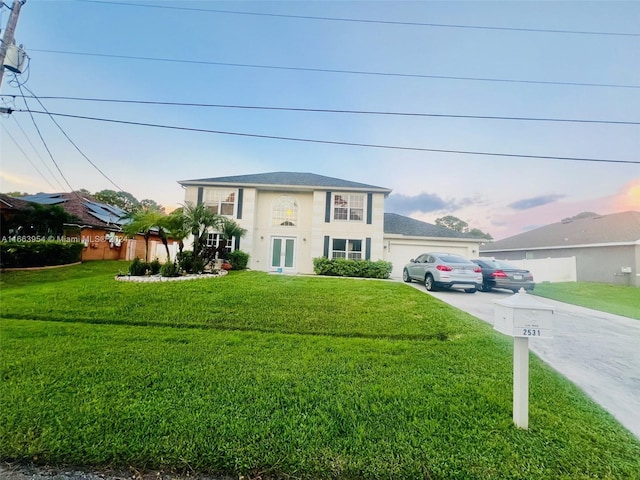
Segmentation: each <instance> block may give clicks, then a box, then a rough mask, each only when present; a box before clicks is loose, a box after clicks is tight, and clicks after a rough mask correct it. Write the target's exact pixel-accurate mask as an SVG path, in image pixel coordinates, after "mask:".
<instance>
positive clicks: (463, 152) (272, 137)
mask: <svg viewBox="0 0 640 480" xmlns="http://www.w3.org/2000/svg"><path fill="white" fill-rule="evenodd" d="M14 111H15V112H29V114H34V113H39V114H47V115H55V116H60V117H67V118H77V119H82V120H94V121H99V122H107V123H117V124H123V125H138V126H144V127H154V128H164V129H170V130H181V131H188V132H200V133H213V134H218V135H232V136H237V137H251V138H263V139H270V140H284V141H292V142H305V143H319V144H326V145H344V146H350V147H365V148H380V149H388V150H406V151H414V152H434V153H455V154H460V155H481V156H491V157H509V158H529V159H534V158H535V159H542V160H567V161H580V162H599V163H626V164H633V165H640V162H638V161H633V160H613V159H603V158H584V157H558V156H546V155H525V154H515V153H497V152H479V151H468V150H445V149H437V148H422V147H403V146H397V145H380V144H372V143H355V142H340V141H334V140H319V139H312V138H299V137H285V136H276V135H260V134H255V133H243V132H228V131H222V130H208V129H202V128H191V127H180V126H175V125H161V124H155V123H143V122H132V121H128V120H115V119H109V118H99V117H88V116H84V115H71V114H65V113H52V112H40V111H36V110H14Z"/></svg>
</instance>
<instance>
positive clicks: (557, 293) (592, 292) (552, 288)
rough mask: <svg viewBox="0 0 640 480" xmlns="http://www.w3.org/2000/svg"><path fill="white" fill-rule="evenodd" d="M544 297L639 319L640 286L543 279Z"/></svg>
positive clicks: (538, 290) (537, 292)
mask: <svg viewBox="0 0 640 480" xmlns="http://www.w3.org/2000/svg"><path fill="white" fill-rule="evenodd" d="M532 293H533V294H535V295H539V296H541V297H545V298H550V299H552V300H557V301H559V302H565V303H570V304H572V305H579V306H581V307H586V308H591V309H593V310H599V311H601V312H607V313H613V314H615V315H622V316H624V317H629V318H635V319H637V320H640V289H638V288H637V287H630V286H624V285H610V284H607V283H595V282H593V283H592V282H562V283H540V284H537V285H536V289H535V291H533V292H532Z"/></svg>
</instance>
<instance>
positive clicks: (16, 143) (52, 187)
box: [0, 124, 55, 190]
mask: <svg viewBox="0 0 640 480" xmlns="http://www.w3.org/2000/svg"><path fill="white" fill-rule="evenodd" d="M0 126H1V127H2V129H3V130H4V132H5V133H6V134H7V135H8V136H9V138H10V139H11V140H12V141H13V143H14V144H15V145H16V147H18V150H20V151H21V152H22V155H24V158H26V159H27V160H28V161H29V163H30V164H31V166H32V167H33V168H34V169H35V171H36V172H38V174H39V175H40V176H41V177H42V178H43V180H44V181H45V182H47V183H48V184H49V186H50V187H51V189H52V190H55V187H54V186H53V184H52V183H51V182H50V181H49V179H48V178H47V177H46V176H44V175H43V174H42V172H41V171H40V169H39V168H38V167H37V166H36V164H35V163H33V160H31V158H30V157H29V155H27V154H26V152H25V151H24V150H23V149H22V147H21V146H20V144H19V143H18V142H17V141H16V139H15V138H13V135H11V132H9V130H7V127H5V126H4V124H0Z"/></svg>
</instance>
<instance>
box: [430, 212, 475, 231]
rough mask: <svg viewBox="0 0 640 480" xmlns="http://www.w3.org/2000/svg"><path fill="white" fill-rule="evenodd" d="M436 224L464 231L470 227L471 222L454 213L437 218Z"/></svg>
mask: <svg viewBox="0 0 640 480" xmlns="http://www.w3.org/2000/svg"><path fill="white" fill-rule="evenodd" d="M436 225H438V226H439V227H445V228H448V229H450V230H455V231H456V232H460V233H464V232H465V231H467V230H468V229H469V224H468V223H467V222H465V221H464V220H460V219H459V218H458V217H454V216H453V215H447V216H446V217H440V218H436Z"/></svg>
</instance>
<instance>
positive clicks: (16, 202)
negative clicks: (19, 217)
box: [0, 193, 29, 210]
mask: <svg viewBox="0 0 640 480" xmlns="http://www.w3.org/2000/svg"><path fill="white" fill-rule="evenodd" d="M28 207H29V202H25V201H24V200H23V199H22V198H17V197H10V196H9V195H5V194H4V193H0V208H2V209H3V210H4V209H6V210H24V209H25V208H28Z"/></svg>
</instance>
